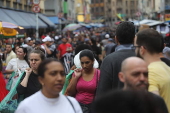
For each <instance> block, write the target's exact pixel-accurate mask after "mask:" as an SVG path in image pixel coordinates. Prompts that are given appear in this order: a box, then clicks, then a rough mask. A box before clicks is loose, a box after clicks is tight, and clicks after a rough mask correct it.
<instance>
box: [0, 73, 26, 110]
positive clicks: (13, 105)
mask: <svg viewBox="0 0 170 113" xmlns="http://www.w3.org/2000/svg"><path fill="white" fill-rule="evenodd" d="M23 74H24V72H23V73H21V74H20V75H19V77H18V79H17V81H16V84H15V85H14V87H13V88H12V89H11V90H10V92H9V93H8V94H7V96H6V97H5V98H4V99H3V100H2V101H1V103H0V113H14V111H15V110H16V109H17V107H18V104H19V102H18V99H19V97H18V94H17V91H16V89H17V86H18V84H19V83H20V80H21V78H22V76H23Z"/></svg>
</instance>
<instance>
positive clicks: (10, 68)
mask: <svg viewBox="0 0 170 113" xmlns="http://www.w3.org/2000/svg"><path fill="white" fill-rule="evenodd" d="M13 63H14V62H13V59H12V60H10V61H9V63H8V65H7V67H6V69H5V73H6V74H11V73H12V72H13V71H14V69H13V66H14V65H15V64H13Z"/></svg>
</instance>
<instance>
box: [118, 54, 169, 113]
mask: <svg viewBox="0 0 170 113" xmlns="http://www.w3.org/2000/svg"><path fill="white" fill-rule="evenodd" d="M118 76H119V79H120V81H121V82H123V83H124V87H123V90H136V91H137V90H138V91H144V92H148V87H149V83H148V65H147V64H146V62H145V61H144V60H143V59H141V58H139V57H129V58H127V59H125V60H124V61H123V62H122V65H121V72H119V75H118ZM148 93H150V92H148ZM144 94H145V93H144ZM150 95H151V96H153V100H154V103H155V105H154V108H157V111H159V110H160V111H161V113H168V109H167V106H166V104H165V102H164V100H163V99H162V98H161V97H160V96H157V95H155V94H153V93H150ZM158 113H159V112H158Z"/></svg>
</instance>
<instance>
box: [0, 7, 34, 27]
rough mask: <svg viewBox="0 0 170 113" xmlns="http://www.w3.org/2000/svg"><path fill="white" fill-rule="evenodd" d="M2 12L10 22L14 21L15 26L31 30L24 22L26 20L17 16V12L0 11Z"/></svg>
mask: <svg viewBox="0 0 170 113" xmlns="http://www.w3.org/2000/svg"><path fill="white" fill-rule="evenodd" d="M1 10H2V11H3V12H5V13H6V14H7V15H8V17H10V18H11V19H12V20H14V21H15V22H16V23H17V25H19V26H21V27H24V28H31V27H32V26H31V25H30V24H29V23H28V22H27V21H26V19H22V18H20V15H19V14H18V13H19V12H18V11H14V10H8V9H1Z"/></svg>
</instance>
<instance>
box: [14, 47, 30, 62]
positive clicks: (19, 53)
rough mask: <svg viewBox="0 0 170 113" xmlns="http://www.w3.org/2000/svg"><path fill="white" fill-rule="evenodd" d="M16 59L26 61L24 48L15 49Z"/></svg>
mask: <svg viewBox="0 0 170 113" xmlns="http://www.w3.org/2000/svg"><path fill="white" fill-rule="evenodd" d="M16 55H17V57H18V58H19V59H21V60H26V61H27V49H26V48H24V47H19V48H18V49H17V54H16Z"/></svg>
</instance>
